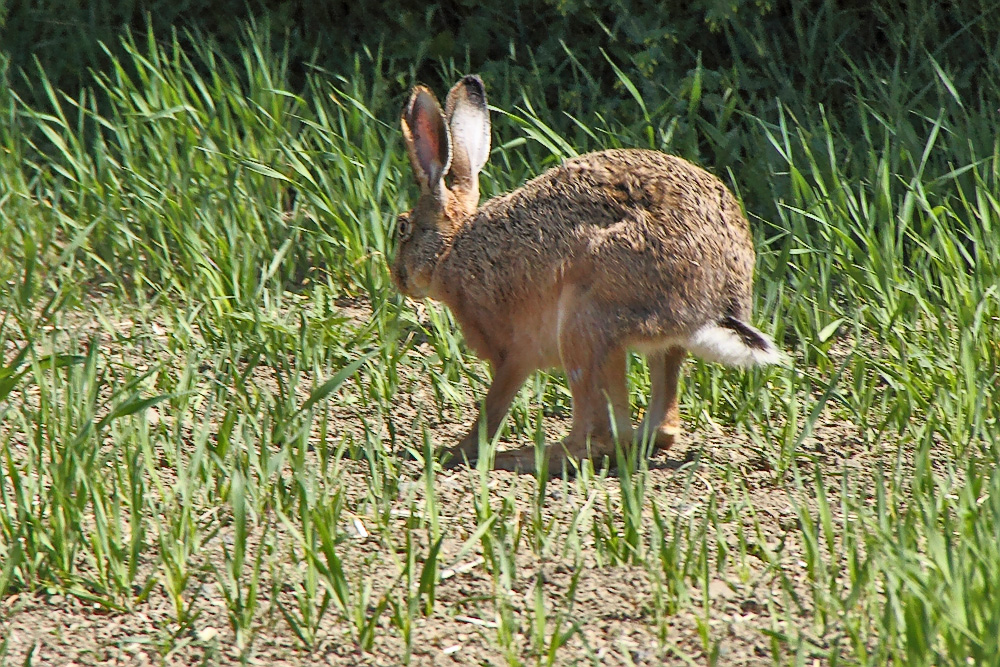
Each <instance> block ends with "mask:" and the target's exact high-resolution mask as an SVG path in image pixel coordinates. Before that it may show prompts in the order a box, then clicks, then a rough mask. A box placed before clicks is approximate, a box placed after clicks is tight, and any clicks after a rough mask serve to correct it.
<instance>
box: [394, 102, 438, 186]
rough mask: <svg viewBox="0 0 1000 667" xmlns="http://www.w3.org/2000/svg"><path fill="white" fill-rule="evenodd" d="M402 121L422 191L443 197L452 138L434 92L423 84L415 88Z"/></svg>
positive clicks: (404, 137) (411, 160)
mask: <svg viewBox="0 0 1000 667" xmlns="http://www.w3.org/2000/svg"><path fill="white" fill-rule="evenodd" d="M400 121H401V123H402V125H403V139H404V140H405V141H406V150H407V152H408V153H409V154H410V164H411V165H413V172H414V174H415V175H416V177H417V182H419V183H420V189H421V191H422V192H425V193H428V194H432V195H434V196H436V197H438V198H441V197H443V192H442V191H443V186H444V180H443V179H444V175H445V174H446V173H447V172H448V167H449V165H450V164H451V138H450V137H449V136H448V126H447V124H445V122H444V114H443V113H442V112H441V105H440V104H438V101H437V98H435V97H434V93H432V92H431V91H429V90H427V89H426V88H424V87H423V86H417V87H416V88H414V89H413V92H412V93H411V94H410V101H409V102H408V103H407V104H406V108H405V109H403V117H402V118H401V119H400Z"/></svg>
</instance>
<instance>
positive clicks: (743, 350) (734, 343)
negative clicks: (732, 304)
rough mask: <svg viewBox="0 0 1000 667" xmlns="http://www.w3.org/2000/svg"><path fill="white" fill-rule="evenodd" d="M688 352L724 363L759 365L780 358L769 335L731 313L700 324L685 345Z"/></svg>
mask: <svg viewBox="0 0 1000 667" xmlns="http://www.w3.org/2000/svg"><path fill="white" fill-rule="evenodd" d="M685 347H687V349H688V351H689V352H691V354H694V355H696V356H699V357H701V358H702V359H705V360H707V361H718V362H719V363H722V364H726V365H727V366H742V367H744V368H746V367H749V366H762V365H765V364H777V363H780V362H781V361H782V354H781V352H779V351H778V348H777V347H775V345H774V343H773V342H772V341H771V339H770V338H768V337H767V335H765V334H764V333H763V332H761V331H759V330H757V329H755V328H754V327H752V326H750V325H749V324H747V323H746V322H743V321H742V320H738V319H736V318H734V317H725V318H723V319H722V320H721V321H719V322H717V323H712V324H706V325H705V326H703V327H701V328H700V329H698V330H697V331H695V332H694V334H693V335H692V336H691V338H690V339H689V340H688V341H687V344H686V345H685Z"/></svg>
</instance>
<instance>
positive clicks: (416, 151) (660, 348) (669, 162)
mask: <svg viewBox="0 0 1000 667" xmlns="http://www.w3.org/2000/svg"><path fill="white" fill-rule="evenodd" d="M401 121H402V129H403V137H404V139H405V142H406V148H407V151H408V153H409V158H410V163H411V164H412V167H413V173H414V175H415V176H416V179H417V182H418V183H419V185H420V198H419V199H418V200H417V203H416V206H415V207H414V208H413V210H412V211H410V212H408V213H404V214H402V215H400V216H399V218H398V219H397V221H396V233H397V235H398V248H397V252H396V257H395V260H394V262H393V265H392V267H391V270H390V271H391V274H392V277H393V280H394V282H395V284H396V286H397V287H398V288H399V290H400V291H401V292H402V293H403V294H405V295H407V296H410V297H412V298H425V297H429V298H432V299H435V300H438V301H441V302H443V303H445V304H446V305H447V306H448V307H449V308H450V309H451V311H452V312H453V313H454V315H455V317H456V319H457V320H458V322H459V323H460V325H461V328H462V331H463V333H464V335H465V339H466V342H467V343H468V345H469V346H470V347H471V348H472V349H473V350H474V351H475V352H476V353H477V354H478V355H479V356H480V357H482V358H483V359H485V360H486V361H488V362H489V363H490V365H491V366H492V370H493V383H492V385H491V386H490V388H489V391H488V392H487V394H486V399H485V402H484V405H483V410H482V414H481V415H480V419H479V421H478V422H477V424H476V425H475V426H474V427H473V428H472V431H471V432H470V433H469V434H468V435H467V436H466V437H465V438H464V439H463V440H462V441H461V442H460V443H459V444H458V445H457V446H454V447H452V448H450V449H449V450H447V454H450V462H451V463H452V464H454V463H457V462H461V461H462V460H463V459H465V460H474V459H475V458H476V456H477V453H478V447H479V441H480V437H481V432H484V433H485V436H486V437H487V438H492V437H493V436H494V434H495V433H496V431H497V430H498V429H499V427H500V425H501V422H502V421H503V418H504V417H505V415H506V414H507V411H508V408H509V407H510V404H511V402H512V400H513V399H514V396H515V394H516V393H517V391H518V389H519V388H520V386H521V384H522V383H523V382H524V380H525V379H526V378H527V376H528V375H529V374H530V373H531V372H533V371H535V370H537V369H540V368H548V367H562V368H563V369H564V370H565V372H566V376H567V378H568V381H569V386H570V390H571V392H572V396H573V421H572V426H571V429H570V433H569V435H568V436H567V437H566V438H565V440H563V441H562V443H561V444H560V445H557V446H549V447H548V448H547V449H546V453H545V456H546V457H548V459H549V463H550V469H553V470H555V469H557V468H558V467H562V466H564V465H565V463H566V461H567V457H573V458H577V459H583V458H587V457H590V458H594V459H595V460H599V457H601V456H604V455H609V454H613V452H614V440H615V439H616V438H617V439H619V440H621V441H623V442H632V440H631V438H632V437H633V429H632V424H631V418H630V411H629V398H628V389H627V386H626V378H625V365H626V354H627V350H629V349H632V350H635V351H637V352H639V353H642V354H644V355H646V357H647V359H648V362H649V372H650V377H651V384H652V391H651V396H650V400H649V407H648V409H647V410H646V414H645V416H644V419H643V422H642V425H641V426H640V431H639V436H640V437H641V438H643V439H645V440H646V441H649V440H653V439H655V444H656V446H657V447H659V448H667V447H669V446H670V445H671V444H672V443H673V442H674V438H675V437H676V436H677V434H678V433H679V432H680V415H679V413H678V405H677V383H678V379H679V375H680V371H681V364H682V362H683V360H684V357H685V355H686V353H687V352H691V353H693V354H695V355H698V356H700V357H702V358H704V359H707V360H711V361H719V362H722V363H724V364H728V365H733V366H751V365H756V364H766V363H773V362H776V361H778V360H779V359H780V356H781V355H780V353H779V352H778V350H777V348H776V347H775V345H774V343H773V342H772V341H771V340H770V338H768V337H767V336H766V335H765V334H763V333H762V332H760V331H758V330H757V329H755V328H754V327H753V326H751V325H750V324H748V320H749V318H750V312H751V288H752V275H753V268H754V257H755V255H754V248H753V243H752V239H751V235H750V228H749V224H748V222H747V220H746V218H745V217H744V216H743V213H742V212H741V210H740V206H739V204H738V203H737V201H736V199H735V198H734V197H733V195H732V193H730V191H729V190H728V189H727V188H726V186H725V185H723V184H722V182H721V181H720V180H719V179H718V178H716V177H715V176H713V175H711V174H709V173H708V172H707V171H704V170H703V169H700V168H699V167H696V166H694V165H693V164H691V163H689V162H687V161H685V160H683V159H681V158H678V157H674V156H671V155H667V154H665V153H660V152H657V151H652V150H638V149H636V150H606V151H601V152H597V153H589V154H586V155H581V156H579V157H575V158H572V159H569V160H566V161H565V163H564V164H562V165H561V166H558V167H554V168H552V169H550V170H549V171H547V172H545V173H544V174H542V175H541V176H538V177H537V178H535V179H533V180H531V181H529V182H528V183H526V184H525V185H524V186H522V187H521V188H519V189H517V190H515V191H513V192H511V193H509V194H506V195H503V196H499V197H495V198H493V199H490V200H489V201H487V202H486V203H484V204H483V205H481V206H480V205H479V172H480V170H481V169H482V168H483V165H484V164H485V163H486V160H487V158H488V156H489V152H490V119H489V111H488V109H487V106H486V91H485V89H484V87H483V82H482V80H481V79H480V78H479V77H478V76H474V75H470V76H466V77H464V78H463V79H462V80H460V81H459V82H458V83H457V84H455V86H454V87H453V88H452V89H451V91H450V92H449V93H448V98H447V100H446V103H445V108H444V110H443V111H442V109H441V106H440V104H439V103H438V101H437V99H436V98H435V97H434V94H433V93H431V91H429V90H428V89H427V88H424V87H422V86H417V87H416V88H414V89H413V91H412V93H411V95H410V98H409V102H408V103H407V105H406V107H405V109H404V110H403V114H402V119H401ZM446 177H447V179H448V182H447V183H446ZM480 425H482V426H484V427H485V428H484V429H481V427H480ZM529 449H530V451H528V450H529ZM447 454H446V455H445V456H444V457H443V458H442V460H443V461H445V462H446V463H447V462H449V458H448V457H447ZM534 463H535V455H534V449H533V448H524V449H523V450H518V451H515V452H501V453H499V454H498V455H497V457H496V460H495V462H494V465H495V466H496V467H497V468H507V469H516V470H521V471H530V470H532V469H533V467H534Z"/></svg>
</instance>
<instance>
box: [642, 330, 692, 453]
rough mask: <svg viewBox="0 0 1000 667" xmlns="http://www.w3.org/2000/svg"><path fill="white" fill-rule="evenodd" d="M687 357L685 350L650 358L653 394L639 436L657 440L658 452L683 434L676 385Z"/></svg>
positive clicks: (676, 349) (655, 353)
mask: <svg viewBox="0 0 1000 667" xmlns="http://www.w3.org/2000/svg"><path fill="white" fill-rule="evenodd" d="M686 354H687V352H686V351H685V350H684V348H680V347H671V348H669V349H667V350H661V351H657V352H653V353H651V354H649V355H648V356H647V360H648V361H649V380H650V385H651V391H650V394H649V406H648V407H647V408H646V416H645V417H644V418H643V420H642V425H641V426H640V430H639V436H640V437H641V438H642V439H643V441H648V440H649V438H650V437H654V438H655V443H656V448H657V449H668V448H669V447H671V446H672V445H673V444H674V441H675V440H676V438H677V436H678V435H679V434H680V432H681V414H680V408H679V407H678V393H677V384H678V381H679V380H680V376H681V365H682V364H683V363H684V356H685V355H686Z"/></svg>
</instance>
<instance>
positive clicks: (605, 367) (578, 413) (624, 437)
mask: <svg viewBox="0 0 1000 667" xmlns="http://www.w3.org/2000/svg"><path fill="white" fill-rule="evenodd" d="M591 350H592V348H591V349H588V347H587V346H585V345H583V346H581V345H579V341H577V345H575V346H567V347H564V353H563V363H564V364H566V374H567V377H568V378H569V386H570V391H571V393H572V394H573V424H572V426H571V427H570V432H569V435H567V436H566V438H565V439H564V440H563V441H562V442H560V443H557V444H554V445H549V446H547V447H546V448H545V458H546V460H547V462H548V471H549V474H559V473H560V472H561V471H562V470H563V469H564V468H565V467H566V465H567V463H568V460H569V459H571V458H572V459H576V460H582V459H586V458H589V459H594V460H595V461H598V460H600V458H601V457H603V456H610V457H612V462H613V457H614V453H615V440H616V439H617V440H619V441H620V442H623V443H631V440H632V424H631V418H630V415H629V404H628V387H627V385H626V383H625V360H626V357H625V350H624V349H623V348H614V349H613V350H612V351H611V352H610V353H607V354H605V355H599V356H597V357H596V358H594V357H591V356H590V355H589V354H588V353H589V352H591ZM588 357H589V358H588ZM495 467H496V468H498V469H501V470H516V471H518V472H535V471H536V470H535V448H534V447H522V448H520V449H516V450H512V451H505V452H499V453H497V456H496V461H495Z"/></svg>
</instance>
